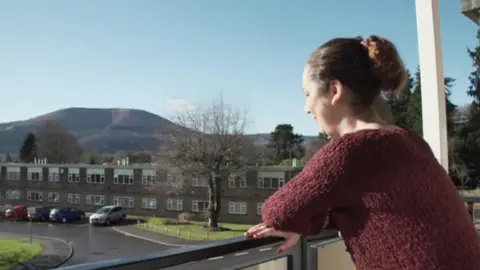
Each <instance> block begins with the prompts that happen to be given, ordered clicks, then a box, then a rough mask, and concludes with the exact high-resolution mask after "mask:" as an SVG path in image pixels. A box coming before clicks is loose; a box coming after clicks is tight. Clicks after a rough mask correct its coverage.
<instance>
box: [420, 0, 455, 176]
mask: <svg viewBox="0 0 480 270" xmlns="http://www.w3.org/2000/svg"><path fill="white" fill-rule="evenodd" d="M415 3H416V11H417V34H418V50H419V62H420V76H421V85H422V113H423V136H424V138H425V140H426V141H427V142H428V144H429V145H430V147H431V148H432V150H433V153H434V154H435V157H436V158H437V159H438V160H439V161H440V163H441V164H442V166H443V167H444V168H445V170H447V171H448V145H447V121H446V120H447V117H446V111H445V85H444V76H443V60H442V41H441V36H440V19H439V11H438V0H415Z"/></svg>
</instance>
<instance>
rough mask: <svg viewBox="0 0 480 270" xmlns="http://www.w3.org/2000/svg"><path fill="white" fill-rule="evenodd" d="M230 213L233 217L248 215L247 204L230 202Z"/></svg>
mask: <svg viewBox="0 0 480 270" xmlns="http://www.w3.org/2000/svg"><path fill="white" fill-rule="evenodd" d="M228 213H229V214H232V215H246V214H247V204H246V203H244V202H229V203H228Z"/></svg>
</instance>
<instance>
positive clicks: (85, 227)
mask: <svg viewBox="0 0 480 270" xmlns="http://www.w3.org/2000/svg"><path fill="white" fill-rule="evenodd" d="M31 230H32V234H33V235H34V236H38V238H48V237H50V238H57V239H62V240H64V241H66V242H67V243H68V244H69V245H70V246H72V248H73V249H74V253H73V255H72V257H71V258H70V259H69V260H68V261H67V262H65V263H64V264H62V267H63V266H70V265H75V264H82V263H90V262H98V261H104V260H112V259H118V258H128V257H134V256H139V255H144V254H149V253H153V252H158V251H163V250H167V249H169V248H172V247H171V246H165V245H159V244H157V243H154V242H149V241H145V240H142V239H138V238H134V237H129V236H125V235H124V234H121V233H118V232H116V231H114V230H113V229H112V227H109V226H98V227H97V226H90V224H88V223H72V224H61V223H58V224H55V223H54V224H51V223H42V222H40V223H32V227H31ZM0 234H17V235H23V237H25V235H27V236H28V235H29V226H28V222H0ZM52 245H54V244H52ZM54 247H55V246H54ZM132 247H133V248H132Z"/></svg>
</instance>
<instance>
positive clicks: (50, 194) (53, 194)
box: [48, 192, 60, 203]
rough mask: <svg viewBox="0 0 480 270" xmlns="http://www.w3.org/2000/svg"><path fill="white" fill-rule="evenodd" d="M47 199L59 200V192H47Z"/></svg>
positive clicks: (51, 200)
mask: <svg viewBox="0 0 480 270" xmlns="http://www.w3.org/2000/svg"><path fill="white" fill-rule="evenodd" d="M48 201H49V202H56V203H58V202H60V193H58V192H48Z"/></svg>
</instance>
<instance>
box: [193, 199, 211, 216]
mask: <svg viewBox="0 0 480 270" xmlns="http://www.w3.org/2000/svg"><path fill="white" fill-rule="evenodd" d="M208 204H209V203H208V201H196V200H195V201H192V212H196V213H205V212H206V211H207V210H208Z"/></svg>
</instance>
